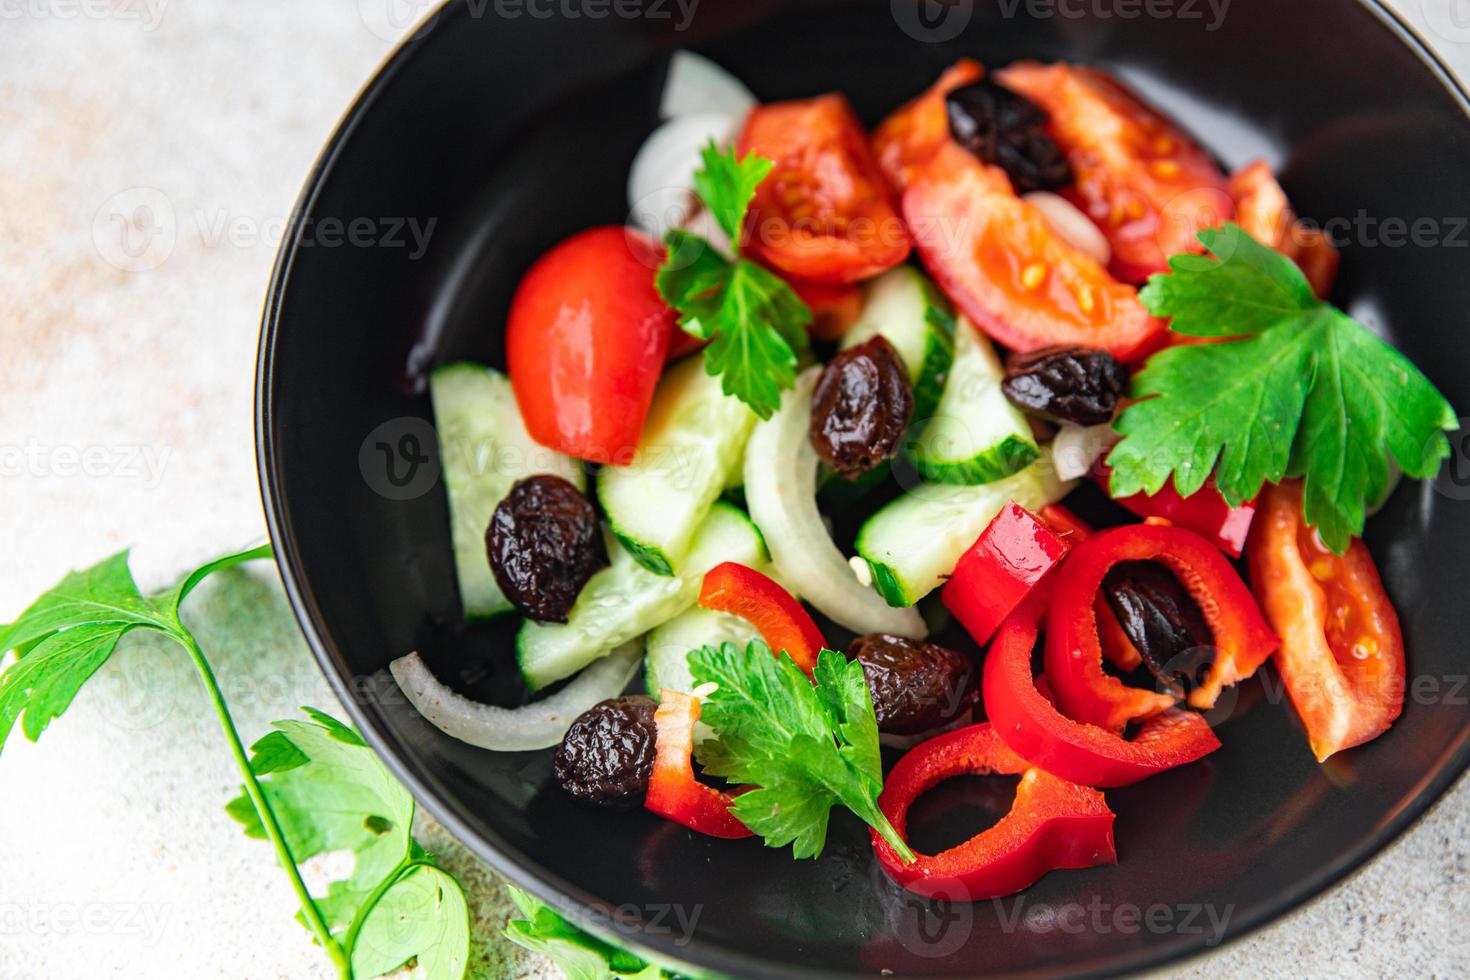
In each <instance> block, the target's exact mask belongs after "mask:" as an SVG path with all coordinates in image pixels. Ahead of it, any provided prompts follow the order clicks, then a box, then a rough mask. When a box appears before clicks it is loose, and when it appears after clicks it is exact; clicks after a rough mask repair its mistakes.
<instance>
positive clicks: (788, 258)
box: [738, 95, 909, 283]
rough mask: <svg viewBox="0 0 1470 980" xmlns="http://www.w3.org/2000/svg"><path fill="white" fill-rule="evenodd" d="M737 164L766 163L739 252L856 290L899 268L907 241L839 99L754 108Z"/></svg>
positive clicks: (864, 141)
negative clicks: (757, 159) (750, 159)
mask: <svg viewBox="0 0 1470 980" xmlns="http://www.w3.org/2000/svg"><path fill="white" fill-rule="evenodd" d="M738 148H739V152H740V154H741V155H742V156H743V155H744V154H746V153H758V154H760V155H761V156H763V157H766V158H768V159H769V160H771V161H772V162H773V166H772V168H771V172H770V174H769V175H768V176H767V177H766V179H765V180H763V181H761V185H760V186H759V187H758V188H756V192H755V198H754V200H752V201H751V204H750V211H749V212H748V213H747V215H746V221H745V236H744V242H743V246H744V248H745V250H746V251H747V252H748V253H750V254H751V255H753V256H754V257H756V258H758V259H759V260H760V261H762V262H764V263H765V264H766V265H769V266H771V267H772V268H773V269H777V270H779V271H781V272H783V273H786V274H787V275H791V276H795V277H796V278H798V279H804V280H807V281H808V282H820V283H844V282H857V281H858V280H861V279H867V278H870V277H872V276H875V275H877V274H878V273H880V272H882V271H883V270H884V269H888V268H891V267H892V266H895V265H898V263H900V262H902V261H903V260H904V259H906V258H908V254H909V239H908V233H907V232H906V231H905V230H904V227H903V222H902V221H900V220H899V217H898V211H897V209H896V208H895V207H894V198H893V191H892V190H891V189H890V188H889V187H888V182H887V181H886V180H884V178H883V172H882V171H881V170H879V169H878V164H877V162H876V161H875V160H874V159H873V154H872V151H871V150H870V149H869V147H868V139H867V136H866V134H864V133H863V128H862V125H861V124H860V123H859V122H858V119H857V116H855V115H853V111H852V107H851V106H849V105H848V104H847V99H845V98H844V97H842V96H841V95H823V96H819V97H817V98H815V99H801V100H797V101H793V102H775V103H771V104H770V105H763V106H757V107H756V108H755V109H753V110H751V113H750V116H749V117H748V118H747V119H746V121H745V128H744V130H743V131H742V132H741V134H740V139H739V141H738Z"/></svg>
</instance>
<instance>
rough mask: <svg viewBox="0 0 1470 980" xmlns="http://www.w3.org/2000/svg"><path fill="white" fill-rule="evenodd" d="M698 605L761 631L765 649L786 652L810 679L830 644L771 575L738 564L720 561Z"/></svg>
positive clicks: (708, 577) (706, 575)
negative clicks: (746, 623)
mask: <svg viewBox="0 0 1470 980" xmlns="http://www.w3.org/2000/svg"><path fill="white" fill-rule="evenodd" d="M699 604H700V605H701V606H703V607H704V608H706V609H713V610H716V611H717V612H727V613H730V614H731V615H732V616H739V617H740V618H741V619H743V620H745V621H746V622H748V623H750V625H752V626H754V627H755V628H756V629H757V630H759V631H760V634H761V639H763V640H765V641H766V646H768V647H770V648H771V650H772V651H773V652H775V653H777V654H779V653H780V652H781V651H782V650H785V651H786V652H787V653H788V654H790V656H791V659H792V660H793V661H795V663H796V666H798V667H800V668H801V669H802V671H803V672H805V674H806V675H807V676H808V677H810V676H811V673H812V671H813V670H815V669H816V666H817V654H819V653H821V652H822V648H823V647H825V646H826V645H827V641H826V640H825V639H823V637H822V631H821V630H820V629H818V628H817V624H816V623H814V622H813V621H812V617H811V615H810V614H809V613H808V612H807V611H806V610H805V609H804V608H802V605H801V603H799V602H797V601H796V600H795V599H793V598H792V597H791V593H790V592H787V591H786V590H785V589H784V588H782V587H781V584H780V583H779V582H777V581H776V580H774V579H772V578H771V577H770V576H768V575H763V574H761V573H760V572H758V571H756V570H755V569H753V568H750V567H748V566H745V565H741V564H740V563H738V562H733V561H727V562H721V563H720V564H718V565H716V566H715V567H714V568H711V569H710V570H709V571H707V572H705V573H704V582H703V584H702V585H701V586H700V589H699Z"/></svg>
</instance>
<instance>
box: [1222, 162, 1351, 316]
mask: <svg viewBox="0 0 1470 980" xmlns="http://www.w3.org/2000/svg"><path fill="white" fill-rule="evenodd" d="M1230 196H1231V198H1233V199H1234V201H1235V221H1236V223H1237V224H1239V225H1240V227H1241V228H1243V229H1245V231H1246V233H1247V234H1249V235H1250V236H1251V237H1252V238H1254V239H1255V240H1256V241H1258V242H1260V243H1261V244H1263V245H1270V246H1271V247H1272V248H1274V249H1276V251H1278V252H1280V253H1281V254H1282V255H1284V256H1286V257H1287V258H1289V259H1291V260H1292V261H1293V262H1295V263H1296V264H1297V265H1298V266H1299V267H1300V268H1301V270H1302V272H1303V273H1304V274H1305V275H1306V277H1307V282H1309V283H1311V284H1312V291H1313V292H1315V293H1316V294H1317V295H1318V296H1320V297H1324V298H1325V297H1326V296H1327V294H1328V293H1330V292H1331V291H1332V283H1333V282H1334V281H1335V280H1336V279H1337V264H1338V259H1339V256H1338V254H1337V248H1336V247H1335V246H1334V245H1333V244H1332V242H1331V241H1330V240H1329V239H1328V238H1327V236H1326V235H1324V234H1323V233H1322V232H1321V231H1320V230H1319V229H1316V228H1309V227H1307V226H1306V225H1304V224H1302V223H1301V222H1300V221H1298V220H1297V217H1296V214H1295V213H1294V212H1293V211H1292V210H1291V204H1290V203H1289V202H1288V201H1287V200H1286V192H1285V191H1283V190H1282V189H1281V184H1280V183H1278V182H1277V180H1276V175H1275V174H1273V173H1272V172H1271V168H1270V167H1268V166H1267V165H1266V161H1264V160H1256V161H1254V162H1252V163H1249V164H1247V165H1246V166H1244V167H1241V168H1240V169H1239V170H1237V171H1235V173H1233V174H1231V175H1230Z"/></svg>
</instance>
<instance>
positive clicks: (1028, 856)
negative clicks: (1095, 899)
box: [873, 724, 1118, 902]
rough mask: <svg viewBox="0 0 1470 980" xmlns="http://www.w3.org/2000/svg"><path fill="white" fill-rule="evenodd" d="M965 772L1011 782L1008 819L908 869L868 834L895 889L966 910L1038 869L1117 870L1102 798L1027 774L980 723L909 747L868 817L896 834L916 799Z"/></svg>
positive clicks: (1025, 882) (1031, 877)
mask: <svg viewBox="0 0 1470 980" xmlns="http://www.w3.org/2000/svg"><path fill="white" fill-rule="evenodd" d="M972 773H999V774H1002V775H1016V774H1021V782H1020V784H1019V785H1018V786H1017V787H1016V800H1015V802H1014V803H1012V804H1011V810H1010V812H1009V813H1007V814H1006V815H1005V816H1004V817H1002V818H1001V819H1000V822H999V823H997V824H996V825H995V826H993V827H991V828H990V829H989V830H984V831H981V832H980V833H978V834H976V835H975V836H974V837H971V838H970V839H969V840H967V841H965V842H964V843H963V844H959V845H957V846H955V847H951V848H950V849H948V850H946V851H941V852H939V853H938V854H920V855H918V856H917V859H916V860H914V861H912V862H910V863H909V864H904V863H903V861H901V860H900V859H899V856H898V854H897V853H895V852H894V850H893V848H892V846H890V845H889V843H888V842H887V841H885V840H884V839H883V838H882V837H881V836H879V834H878V833H877V832H876V831H875V832H873V849H874V851H875V852H876V853H877V855H878V863H879V864H880V865H881V866H882V868H883V870H884V871H885V872H887V874H888V876H889V877H890V878H892V879H893V880H894V881H896V882H898V883H899V884H900V885H902V886H903V887H904V888H907V889H908V890H909V891H911V892H914V893H915V894H918V895H923V896H925V897H926V898H936V899H945V900H948V901H967V902H973V901H978V900H981V899H986V898H999V897H1000V896H1002V895H1012V894H1014V893H1016V892H1018V891H1020V890H1021V889H1023V888H1026V887H1027V886H1029V885H1031V884H1033V883H1034V882H1035V881H1036V880H1037V879H1039V878H1040V877H1041V876H1042V875H1045V874H1046V873H1047V872H1048V871H1055V870H1058V869H1061V868H1090V867H1093V866H1095V865H1099V864H1117V863H1118V853H1117V849H1116V848H1115V846H1114V844H1113V812H1112V811H1111V810H1109V809H1108V805H1107V802H1106V801H1105V800H1104V799H1103V795H1102V794H1101V793H1099V792H1098V791H1097V790H1095V789H1091V788H1089V787H1087V786H1079V785H1077V784H1075V783H1070V782H1067V781H1066V780H1064V779H1061V778H1058V777H1057V776H1055V775H1052V774H1051V773H1048V772H1044V771H1043V770H1041V769H1037V768H1034V767H1031V766H1028V765H1027V763H1026V760H1025V759H1023V758H1021V757H1020V756H1018V755H1017V754H1016V753H1014V752H1012V751H1011V750H1010V749H1009V748H1007V747H1006V744H1005V742H1004V741H1002V740H1001V739H1000V737H999V736H998V735H997V734H996V732H995V731H994V729H992V727H991V726H990V725H987V724H980V725H969V726H967V727H965V728H961V729H959V730H958V731H954V732H950V733H949V734H948V735H940V736H938V737H936V738H931V739H929V740H928V741H927V742H923V743H921V744H919V745H918V746H916V747H915V748H913V749H911V750H910V751H909V752H908V754H907V755H905V756H904V757H903V758H902V759H900V760H899V761H898V764H897V765H896V766H894V767H893V771H892V772H891V773H889V775H888V780H887V782H885V783H884V785H883V792H882V793H880V794H879V795H878V809H880V810H882V811H883V815H884V816H886V817H887V818H888V820H889V822H890V823H892V824H893V826H894V828H895V829H896V830H897V831H898V833H899V835H900V836H903V835H904V834H905V830H906V826H907V823H908V812H909V807H910V806H911V805H913V802H914V801H915V800H916V799H918V798H919V797H920V796H922V795H923V794H924V793H925V792H927V791H928V790H930V789H932V788H933V787H934V786H935V785H937V784H938V783H940V782H943V781H944V780H946V779H949V778H950V777H952V776H962V775H966V774H972Z"/></svg>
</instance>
